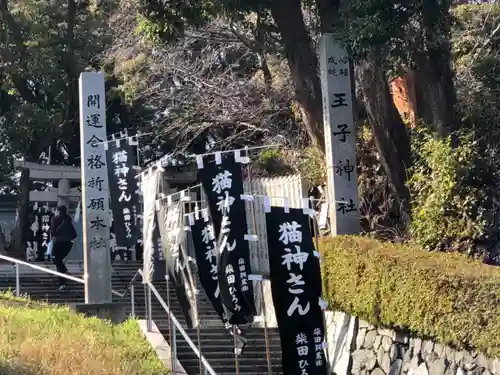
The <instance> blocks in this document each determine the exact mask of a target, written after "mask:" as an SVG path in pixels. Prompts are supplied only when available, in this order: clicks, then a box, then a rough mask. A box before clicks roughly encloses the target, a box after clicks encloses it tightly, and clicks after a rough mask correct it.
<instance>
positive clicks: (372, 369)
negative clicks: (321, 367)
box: [326, 312, 500, 375]
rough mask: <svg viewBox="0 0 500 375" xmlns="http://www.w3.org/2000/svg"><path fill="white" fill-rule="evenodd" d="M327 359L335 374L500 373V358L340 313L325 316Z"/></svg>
mask: <svg viewBox="0 0 500 375" xmlns="http://www.w3.org/2000/svg"><path fill="white" fill-rule="evenodd" d="M326 323H327V327H328V328H327V338H328V340H327V341H328V357H329V358H328V360H329V362H330V364H331V367H332V368H331V370H332V373H335V374H336V375H349V374H353V375H500V360H499V359H495V358H487V357H486V356H484V355H483V354H481V353H477V352H473V351H458V350H455V349H453V348H450V347H448V346H445V345H441V344H439V343H435V342H433V341H430V340H422V339H420V338H416V337H410V336H409V335H407V334H405V333H402V332H398V331H395V330H392V329H382V328H377V327H374V326H373V325H371V324H368V323H366V322H364V321H362V320H360V319H358V318H356V317H352V316H350V315H348V314H345V313H341V312H328V313H327V315H326Z"/></svg>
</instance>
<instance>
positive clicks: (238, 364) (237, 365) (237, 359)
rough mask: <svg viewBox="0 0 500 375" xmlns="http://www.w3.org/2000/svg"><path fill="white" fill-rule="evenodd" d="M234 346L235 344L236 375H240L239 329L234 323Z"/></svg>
mask: <svg viewBox="0 0 500 375" xmlns="http://www.w3.org/2000/svg"><path fill="white" fill-rule="evenodd" d="M233 346H234V367H235V368H236V375H240V363H239V358H238V357H239V354H238V329H237V328H236V325H234V324H233Z"/></svg>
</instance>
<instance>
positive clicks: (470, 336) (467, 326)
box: [320, 237, 500, 357]
mask: <svg viewBox="0 0 500 375" xmlns="http://www.w3.org/2000/svg"><path fill="white" fill-rule="evenodd" d="M320 251H321V253H322V255H323V262H322V268H323V269H322V275H323V284H324V290H323V294H324V297H325V299H327V301H328V302H329V304H330V308H331V309H333V310H338V311H344V312H349V313H351V314H353V315H355V316H358V317H360V318H362V319H364V320H366V321H368V322H370V323H372V324H374V325H377V326H385V327H392V328H396V329H400V330H406V331H409V332H410V333H412V334H414V335H417V336H419V337H421V338H433V339H435V340H436V341H438V342H441V343H443V344H448V345H450V346H453V347H456V348H460V349H477V350H479V351H480V352H482V353H484V354H486V355H487V356H490V357H500V268H498V267H493V266H488V265H485V264H482V263H480V262H478V261H474V260H471V259H468V258H467V257H466V256H464V255H462V254H457V253H434V252H427V251H423V250H421V249H420V248H418V247H414V246H408V245H400V244H391V243H384V242H380V241H377V240H373V239H369V238H363V237H335V238H325V239H322V241H321V244H320Z"/></svg>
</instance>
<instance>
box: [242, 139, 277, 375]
mask: <svg viewBox="0 0 500 375" xmlns="http://www.w3.org/2000/svg"><path fill="white" fill-rule="evenodd" d="M246 154H247V155H246V156H247V157H248V158H249V159H250V156H249V153H248V148H247V149H246ZM249 161H251V160H249ZM247 180H248V185H249V186H248V189H249V190H250V193H251V192H252V164H251V163H250V162H249V163H248V166H247ZM249 203H250V211H251V213H252V231H253V234H255V235H257V236H258V234H257V217H256V215H255V206H254V201H251V202H249ZM259 240H260V239H259ZM258 243H259V242H258V241H257V244H258ZM256 246H257V247H258V245H256ZM257 283H258V284H259V286H260V296H261V301H262V305H261V306H262V315H263V318H264V340H265V342H266V360H267V374H268V375H272V367H271V350H270V347H269V332H268V330H267V312H266V307H267V306H266V300H265V298H264V280H261V281H257Z"/></svg>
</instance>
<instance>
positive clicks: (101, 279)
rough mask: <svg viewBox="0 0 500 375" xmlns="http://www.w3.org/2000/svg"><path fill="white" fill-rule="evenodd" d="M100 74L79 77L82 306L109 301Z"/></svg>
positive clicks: (103, 107) (105, 173) (102, 86)
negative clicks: (83, 279) (83, 275)
mask: <svg viewBox="0 0 500 375" xmlns="http://www.w3.org/2000/svg"><path fill="white" fill-rule="evenodd" d="M105 95H106V94H105V89H104V74H103V73H82V74H81V75H80V138H81V141H80V142H81V147H80V149H81V160H82V162H81V174H82V223H83V259H84V267H85V277H86V284H85V303H92V304H100V303H109V302H111V298H112V295H111V257H110V250H109V241H110V228H109V225H110V219H111V218H110V211H109V186H108V185H109V184H108V167H107V165H106V155H105V150H104V146H103V144H102V143H101V144H98V143H99V142H103V141H105V140H106V97H105Z"/></svg>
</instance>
